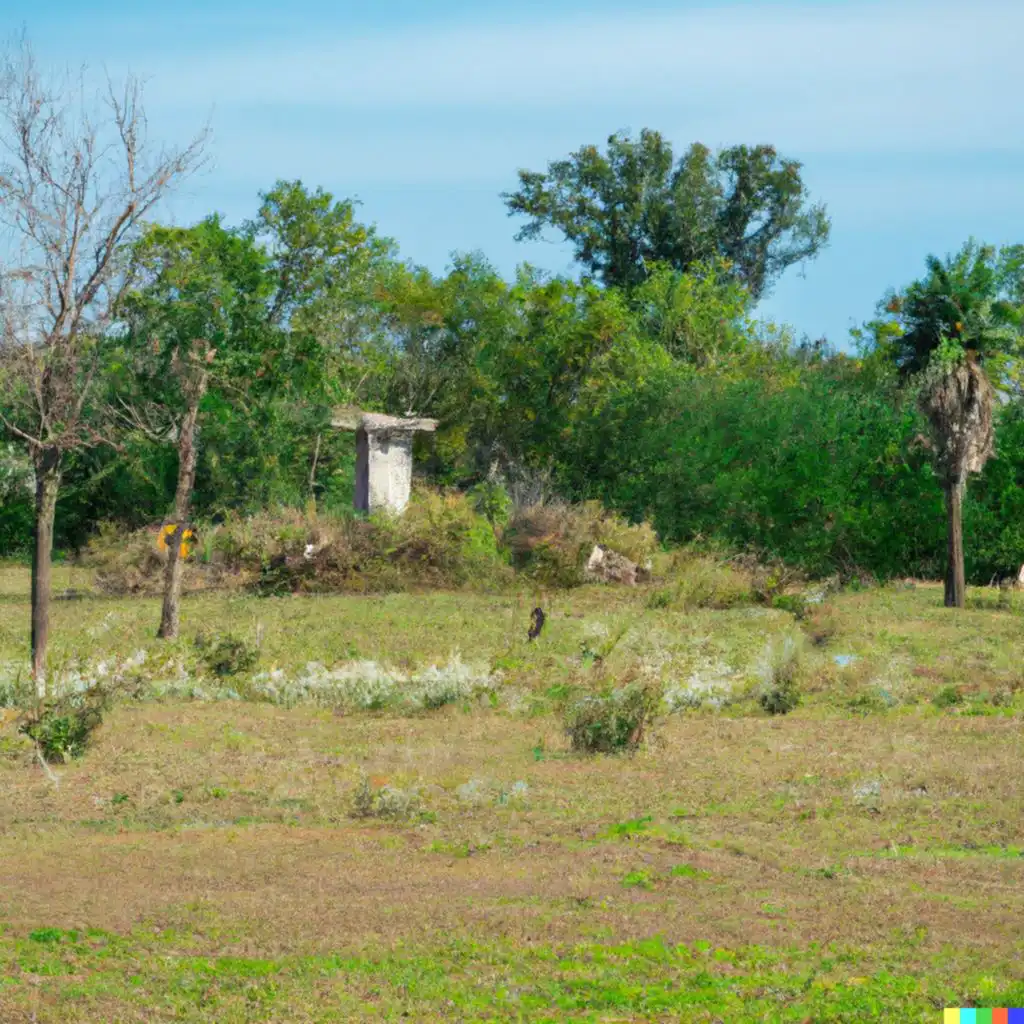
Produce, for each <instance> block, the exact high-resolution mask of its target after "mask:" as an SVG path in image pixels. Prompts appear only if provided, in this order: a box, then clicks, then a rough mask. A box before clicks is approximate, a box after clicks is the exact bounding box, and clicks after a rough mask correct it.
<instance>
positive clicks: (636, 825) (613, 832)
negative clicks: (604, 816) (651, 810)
mask: <svg viewBox="0 0 1024 1024" xmlns="http://www.w3.org/2000/svg"><path fill="white" fill-rule="evenodd" d="M652 821H654V818H653V817H652V816H651V815H649V814H648V815H645V816H644V817H642V818H633V819H631V820H630V821H617V822H616V823H615V824H614V825H610V826H609V827H608V831H607V832H605V835H606V836H607V837H608V838H612V837H618V836H637V835H641V834H642V833H644V832H646V831H647V830H648V829H649V828H650V827H651V822H652Z"/></svg>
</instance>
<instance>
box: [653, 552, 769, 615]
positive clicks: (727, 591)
mask: <svg viewBox="0 0 1024 1024" xmlns="http://www.w3.org/2000/svg"><path fill="white" fill-rule="evenodd" d="M667 572H668V574H669V575H670V577H671V578H674V579H675V585H674V588H672V589H670V591H669V593H670V594H671V595H672V596H671V598H670V601H669V603H671V604H677V605H679V606H680V607H682V608H684V609H686V610H690V609H693V608H714V609H725V608H734V607H736V606H737V605H741V604H746V603H749V602H750V601H751V599H752V596H751V588H750V579H749V577H748V575H747V574H746V573H744V572H743V571H742V570H740V569H738V568H736V567H735V566H733V565H730V564H728V563H727V562H724V561H720V560H718V559H716V558H714V557H713V556H711V555H702V554H695V553H693V552H691V551H679V552H677V553H675V555H674V556H673V557H672V559H671V562H670V564H669V566H668V569H667Z"/></svg>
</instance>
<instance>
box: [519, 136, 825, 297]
mask: <svg viewBox="0 0 1024 1024" xmlns="http://www.w3.org/2000/svg"><path fill="white" fill-rule="evenodd" d="M503 199H504V200H505V203H506V205H507V207H508V210H509V213H510V215H524V216H526V217H528V218H529V220H528V222H527V223H526V225H525V226H524V227H523V228H522V229H521V230H520V231H519V233H518V235H517V238H518V239H520V240H522V239H533V238H539V237H540V236H541V234H542V233H543V231H544V229H545V228H549V227H551V228H555V229H556V230H558V231H560V232H561V233H562V234H563V235H565V237H566V238H567V239H568V240H569V241H570V242H571V243H572V244H573V246H574V248H575V252H576V259H577V260H578V261H579V262H580V263H581V264H582V265H583V266H584V267H585V268H586V270H587V271H588V272H589V273H591V274H593V275H594V276H596V277H597V278H598V279H600V280H601V281H602V282H603V283H604V284H605V285H610V286H616V287H620V288H625V289H631V288H634V287H635V286H637V285H638V284H640V283H641V282H643V281H644V280H645V279H646V278H647V276H648V274H649V273H650V270H651V265H652V264H656V263H666V264H668V265H670V266H672V267H674V268H675V269H676V270H678V271H680V272H684V273H685V272H687V271H689V270H690V269H691V268H693V267H695V266H696V265H698V264H701V263H707V262H708V261H711V260H714V259H724V260H726V261H728V264H729V266H730V273H731V274H732V275H733V276H734V277H735V279H736V280H737V281H739V282H741V283H742V284H743V285H744V286H745V287H746V288H747V290H748V291H749V292H750V294H751V296H752V297H753V298H754V300H755V301H756V300H758V299H760V298H761V297H762V296H763V295H764V294H765V293H766V292H767V291H768V290H769V289H770V288H771V286H772V285H773V284H774V282H775V281H776V280H777V279H778V277H779V276H780V275H781V274H782V273H783V272H784V271H785V270H786V269H787V268H788V267H790V266H793V265H794V264H798V263H801V262H803V261H805V260H808V259H812V258H813V257H814V256H816V255H817V254H818V252H820V251H821V249H822V248H823V247H824V246H825V244H826V243H827V241H828V236H829V227H830V226H829V220H828V217H827V215H826V213H825V208H824V206H822V205H820V204H817V205H812V204H811V203H810V202H809V199H808V193H807V188H806V186H805V185H804V183H803V180H802V179H801V176H800V164H799V163H798V162H797V161H795V160H787V159H783V158H780V157H779V155H778V154H777V153H776V151H775V149H774V147H772V146H753V147H749V146H734V147H731V148H729V149H725V150H723V151H721V152H720V153H718V154H717V155H714V154H712V152H711V151H710V150H709V149H708V148H707V147H706V146H703V145H701V144H699V143H695V144H694V145H692V146H691V147H690V148H689V149H688V150H687V152H686V153H685V154H684V155H683V156H682V157H681V158H680V159H679V160H678V162H677V161H676V160H675V158H674V156H673V152H672V147H671V145H670V144H669V143H668V142H667V141H666V140H665V139H664V138H662V136H661V135H660V134H659V133H658V132H655V131H651V130H648V129H645V130H644V131H642V132H641V133H640V137H639V139H633V138H631V137H630V136H628V135H624V134H617V135H612V136H611V137H610V138H609V139H608V147H607V152H605V153H602V152H601V151H600V150H599V149H598V148H597V147H596V146H584V147H582V148H581V149H579V150H578V151H577V152H575V153H573V154H571V155H570V156H569V157H568V158H567V159H563V160H556V161H553V162H552V163H549V165H548V170H547V172H546V173H544V172H537V171H526V170H521V171H519V188H518V190H516V191H515V192H511V193H505V194H503Z"/></svg>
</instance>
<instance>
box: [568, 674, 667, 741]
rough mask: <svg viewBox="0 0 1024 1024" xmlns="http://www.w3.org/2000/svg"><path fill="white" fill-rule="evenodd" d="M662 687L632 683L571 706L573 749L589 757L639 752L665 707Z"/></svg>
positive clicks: (589, 695) (583, 698)
mask: <svg viewBox="0 0 1024 1024" xmlns="http://www.w3.org/2000/svg"><path fill="white" fill-rule="evenodd" d="M661 699H662V692H661V688H660V686H657V685H655V684H652V683H631V684H629V685H627V686H625V687H622V688H620V689H613V690H610V691H608V692H605V693H601V694H587V695H585V696H583V697H580V698H579V699H577V700H576V701H574V702H571V703H570V704H569V705H568V707H567V708H566V711H565V716H564V726H565V731H566V733H567V735H568V736H569V739H570V741H571V743H572V749H573V750H577V751H582V752H584V753H588V754H598V753H600V754H609V753H615V752H617V751H623V750H625V751H632V750H635V749H636V748H637V747H638V746H639V745H640V743H641V742H642V741H643V738H644V731H645V729H646V728H647V727H648V726H649V725H650V723H651V720H652V719H653V718H654V716H655V714H656V713H657V710H658V707H659V705H660V703H661Z"/></svg>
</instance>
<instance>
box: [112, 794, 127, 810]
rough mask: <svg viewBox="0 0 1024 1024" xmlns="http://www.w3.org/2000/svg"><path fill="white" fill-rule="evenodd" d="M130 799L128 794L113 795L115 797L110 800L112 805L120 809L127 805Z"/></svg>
mask: <svg viewBox="0 0 1024 1024" xmlns="http://www.w3.org/2000/svg"><path fill="white" fill-rule="evenodd" d="M128 799H129V797H128V794H127V793H115V794H114V795H113V796H112V797H111V798H110V802H111V803H112V804H113V805H114V806H115V807H120V806H121V804H126V803H128Z"/></svg>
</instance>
